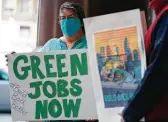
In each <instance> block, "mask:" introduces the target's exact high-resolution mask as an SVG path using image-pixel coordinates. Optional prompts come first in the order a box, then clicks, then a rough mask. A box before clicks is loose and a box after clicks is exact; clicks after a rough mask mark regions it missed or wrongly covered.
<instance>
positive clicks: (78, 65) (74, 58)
mask: <svg viewBox="0 0 168 122" xmlns="http://www.w3.org/2000/svg"><path fill="white" fill-rule="evenodd" d="M70 62H71V76H77V69H78V71H79V73H80V75H87V74H88V64H87V54H86V53H82V54H81V61H80V60H79V57H78V55H77V54H74V55H71V56H70Z"/></svg>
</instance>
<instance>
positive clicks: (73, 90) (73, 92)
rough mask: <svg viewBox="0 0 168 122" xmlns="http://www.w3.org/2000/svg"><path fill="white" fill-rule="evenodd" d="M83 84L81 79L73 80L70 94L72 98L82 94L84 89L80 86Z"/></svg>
mask: <svg viewBox="0 0 168 122" xmlns="http://www.w3.org/2000/svg"><path fill="white" fill-rule="evenodd" d="M79 84H81V81H80V80H79V79H73V80H72V81H71V87H72V88H70V93H71V95H72V96H74V97H77V96H79V95H81V94H82V88H81V87H80V86H79Z"/></svg>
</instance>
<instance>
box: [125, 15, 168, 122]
mask: <svg viewBox="0 0 168 122" xmlns="http://www.w3.org/2000/svg"><path fill="white" fill-rule="evenodd" d="M159 23H160V25H159V26H158V30H156V33H155V34H154V36H156V39H155V40H154V41H155V42H153V43H154V44H155V45H154V49H153V52H152V54H154V55H152V63H151V64H150V66H149V67H148V68H147V71H146V73H145V76H144V78H143V79H142V83H141V85H140V87H139V88H138V89H137V91H136V94H135V97H134V98H133V99H132V101H130V103H129V104H128V106H127V107H125V109H124V111H123V118H124V120H125V122H139V120H140V119H141V118H142V117H144V116H145V115H147V114H148V113H150V112H151V111H152V110H153V108H154V107H155V106H156V105H157V104H158V103H159V101H160V99H161V97H162V95H163V93H164V92H165V90H166V89H167V88H166V87H167V86H168V82H167V76H168V73H167V70H168V56H167V52H168V16H165V17H164V18H162V20H161V21H160V22H159ZM162 23H164V24H162Z"/></svg>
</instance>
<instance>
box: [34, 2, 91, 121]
mask: <svg viewBox="0 0 168 122" xmlns="http://www.w3.org/2000/svg"><path fill="white" fill-rule="evenodd" d="M83 18H85V14H84V11H83V9H82V8H81V7H80V6H78V5H77V4H75V3H72V2H65V3H63V4H62V5H61V7H60V13H59V23H60V27H61V30H62V33H63V36H62V37H60V38H54V39H50V40H49V41H48V42H47V43H46V44H45V45H44V46H43V47H42V50H41V52H49V51H56V50H71V49H87V41H86V37H85V30H84V23H83ZM37 92H39V91H37ZM85 121H86V120H79V121H73V120H54V121H50V122H85ZM89 121H92V120H89ZM46 122H48V121H46Z"/></svg>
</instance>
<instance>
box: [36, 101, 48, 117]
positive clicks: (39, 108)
mask: <svg viewBox="0 0 168 122" xmlns="http://www.w3.org/2000/svg"><path fill="white" fill-rule="evenodd" d="M47 105H48V101H47V100H44V101H43V103H42V101H41V100H39V101H36V114H35V118H36V119H41V118H42V119H46V118H48V114H47V113H48V109H47V107H48V106H47Z"/></svg>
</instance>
